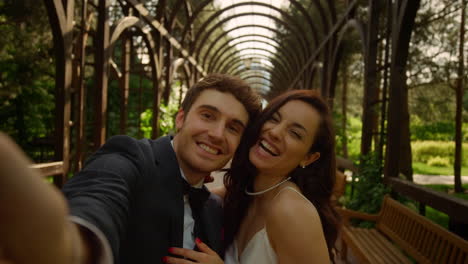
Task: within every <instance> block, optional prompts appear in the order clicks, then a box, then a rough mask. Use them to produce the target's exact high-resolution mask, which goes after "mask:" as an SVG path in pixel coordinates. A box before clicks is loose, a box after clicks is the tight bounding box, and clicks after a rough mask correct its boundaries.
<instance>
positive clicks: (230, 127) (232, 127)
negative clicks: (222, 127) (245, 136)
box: [228, 126, 240, 134]
mask: <svg viewBox="0 0 468 264" xmlns="http://www.w3.org/2000/svg"><path fill="white" fill-rule="evenodd" d="M228 129H229V131H231V132H233V133H235V134H239V132H240V130H239V128H237V127H236V126H228Z"/></svg>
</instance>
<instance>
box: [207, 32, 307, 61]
mask: <svg viewBox="0 0 468 264" xmlns="http://www.w3.org/2000/svg"><path fill="white" fill-rule="evenodd" d="M246 27H258V28H263V29H266V30H269V31H271V32H273V33H275V34H276V35H277V36H281V35H283V33H281V32H280V31H279V30H276V29H273V28H269V27H266V26H263V25H255V24H248V25H241V26H237V27H234V28H231V29H229V30H226V31H225V32H224V33H223V34H220V35H219V36H218V37H217V38H216V39H215V40H214V41H212V42H211V44H210V46H209V47H208V48H207V52H206V53H205V56H204V57H203V60H202V63H201V64H202V65H206V59H207V56H208V54H209V53H210V52H208V51H210V50H212V49H213V47H214V45H215V44H216V43H218V42H219V41H220V40H221V39H222V38H223V37H224V36H225V35H227V34H229V33H230V32H232V31H234V30H238V29H241V28H246ZM295 44H297V42H295V41H293V42H292V46H293V47H292V49H290V50H292V51H293V54H294V55H295V56H294V57H295V58H296V60H297V61H298V63H297V64H298V65H302V64H303V63H305V56H299V55H298V54H297V51H300V49H299V48H298V47H297V46H296V45H295ZM285 48H286V47H285ZM211 60H213V58H211Z"/></svg>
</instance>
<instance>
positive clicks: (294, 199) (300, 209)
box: [266, 185, 320, 224]
mask: <svg viewBox="0 0 468 264" xmlns="http://www.w3.org/2000/svg"><path fill="white" fill-rule="evenodd" d="M298 218H299V219H304V220H305V222H309V223H310V221H317V220H318V221H320V217H319V214H318V212H317V208H316V207H315V206H314V205H313V204H312V202H310V201H309V200H308V199H307V198H306V197H305V196H304V195H303V194H302V193H301V191H300V190H299V188H298V187H297V186H296V185H288V186H285V187H283V188H282V189H281V190H279V192H278V193H277V194H276V196H275V197H274V198H273V200H272V202H271V206H270V209H269V211H268V213H267V214H266V221H267V222H270V223H276V222H280V223H279V224H281V223H284V221H285V220H288V219H291V220H292V219H296V220H295V221H297V219H298Z"/></svg>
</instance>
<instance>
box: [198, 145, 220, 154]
mask: <svg viewBox="0 0 468 264" xmlns="http://www.w3.org/2000/svg"><path fill="white" fill-rule="evenodd" d="M199 146H200V148H202V149H204V150H205V151H206V152H208V153H211V154H214V155H217V154H218V150H216V149H214V148H210V147H208V146H207V145H205V144H200V145H199Z"/></svg>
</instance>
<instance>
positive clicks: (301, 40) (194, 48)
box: [190, 12, 309, 58]
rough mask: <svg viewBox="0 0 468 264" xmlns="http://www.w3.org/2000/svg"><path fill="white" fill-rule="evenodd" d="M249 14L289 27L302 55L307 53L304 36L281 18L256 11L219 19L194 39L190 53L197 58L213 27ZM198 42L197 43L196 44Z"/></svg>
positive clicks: (215, 27)
mask: <svg viewBox="0 0 468 264" xmlns="http://www.w3.org/2000/svg"><path fill="white" fill-rule="evenodd" d="M251 15H256V16H264V17H268V18H271V19H272V20H275V21H276V22H278V23H280V24H282V25H284V26H285V27H286V28H289V29H290V30H291V32H292V33H293V34H294V36H295V37H297V38H298V40H299V43H300V44H301V46H302V49H303V51H304V52H303V56H307V54H308V53H309V50H308V49H307V47H308V46H309V43H308V41H307V39H306V38H300V37H299V36H301V33H300V32H298V31H296V30H294V29H293V28H291V27H290V26H289V24H287V23H286V22H284V21H283V20H281V19H278V18H277V17H275V16H272V15H267V14H264V13H258V12H248V13H241V14H236V15H232V16H229V17H226V18H224V19H222V20H220V21H219V22H218V23H217V24H215V25H214V26H213V27H212V28H210V29H209V30H207V32H206V34H205V35H204V37H203V38H202V40H201V41H199V42H198V41H197V40H196V41H195V42H194V43H193V45H192V47H190V53H192V54H194V56H195V58H198V57H199V55H200V50H201V48H202V47H203V46H204V44H205V43H206V41H207V40H208V38H209V37H210V35H211V34H212V33H213V32H214V31H215V29H217V28H218V27H220V26H221V25H222V24H223V23H226V22H227V21H229V20H231V19H234V18H237V17H242V16H251ZM197 44H199V45H197Z"/></svg>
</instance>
